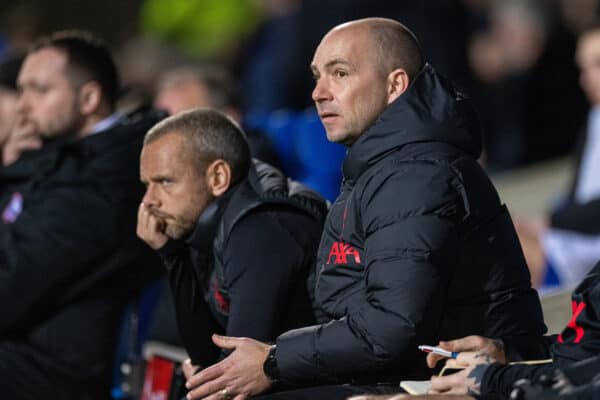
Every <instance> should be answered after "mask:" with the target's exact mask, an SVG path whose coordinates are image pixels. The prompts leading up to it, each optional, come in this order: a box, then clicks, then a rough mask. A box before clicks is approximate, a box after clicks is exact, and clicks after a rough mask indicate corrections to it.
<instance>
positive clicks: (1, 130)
mask: <svg viewBox="0 0 600 400" xmlns="http://www.w3.org/2000/svg"><path fill="white" fill-rule="evenodd" d="M22 62H23V57H19V56H9V57H8V58H7V59H5V60H4V61H2V63H0V149H4V147H5V145H6V142H7V141H8V137H9V135H10V132H11V131H12V130H13V127H14V126H15V124H16V122H17V118H16V116H17V113H16V106H17V96H18V93H17V75H18V74H19V69H20V68H21V63H22Z"/></svg>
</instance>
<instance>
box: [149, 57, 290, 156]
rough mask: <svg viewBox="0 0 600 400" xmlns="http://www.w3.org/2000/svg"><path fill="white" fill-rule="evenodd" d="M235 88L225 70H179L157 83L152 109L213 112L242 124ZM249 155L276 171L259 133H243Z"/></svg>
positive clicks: (268, 147) (264, 138) (267, 145)
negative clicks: (222, 113)
mask: <svg viewBox="0 0 600 400" xmlns="http://www.w3.org/2000/svg"><path fill="white" fill-rule="evenodd" d="M239 89H240V88H239V85H238V84H237V83H236V82H235V80H234V78H233V77H232V76H231V75H230V74H228V73H227V72H226V70H225V68H224V67H223V66H222V67H217V66H208V65H207V66H197V67H194V66H181V67H178V68H174V69H171V70H169V71H167V72H165V73H164V74H163V75H162V76H161V77H160V78H159V81H158V85H157V90H156V97H155V100H154V106H155V107H156V108H159V109H164V110H166V111H168V112H169V114H171V115H174V114H177V113H179V112H181V111H185V110H190V109H192V108H197V107H211V108H216V109H217V110H220V111H222V112H224V113H225V114H227V115H228V116H229V117H231V118H233V120H234V121H236V122H237V123H238V124H240V125H241V124H242V122H243V115H242V109H241V107H240V104H239V97H240V96H239V94H238V93H237V92H238V90H239ZM246 137H247V138H248V144H249V145H250V153H251V154H252V156H253V157H256V158H258V159H259V160H261V161H264V162H266V163H268V164H271V165H273V166H275V167H279V160H278V159H277V153H276V152H275V148H274V146H273V144H272V143H271V141H270V140H269V138H268V137H267V136H265V135H264V134H263V133H262V132H257V131H253V130H246Z"/></svg>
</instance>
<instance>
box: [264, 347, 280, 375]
mask: <svg viewBox="0 0 600 400" xmlns="http://www.w3.org/2000/svg"><path fill="white" fill-rule="evenodd" d="M276 350H277V345H275V344H274V345H272V346H271V348H270V349H269V355H268V356H267V359H266V360H265V362H264V364H263V371H264V373H265V375H266V376H267V378H269V380H270V381H271V383H272V384H275V383H277V381H279V368H277V358H276V357H275V351H276Z"/></svg>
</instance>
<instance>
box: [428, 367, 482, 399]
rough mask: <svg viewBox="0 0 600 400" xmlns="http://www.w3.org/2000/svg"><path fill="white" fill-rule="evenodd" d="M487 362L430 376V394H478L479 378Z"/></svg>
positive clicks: (479, 388)
mask: <svg viewBox="0 0 600 400" xmlns="http://www.w3.org/2000/svg"><path fill="white" fill-rule="evenodd" d="M486 367H487V364H479V365H475V366H471V367H468V368H466V369H464V370H462V371H460V372H457V373H455V374H452V375H447V376H432V377H431V387H430V388H429V393H431V394H456V395H479V394H480V393H481V380H482V378H483V373H484V372H485V368H486Z"/></svg>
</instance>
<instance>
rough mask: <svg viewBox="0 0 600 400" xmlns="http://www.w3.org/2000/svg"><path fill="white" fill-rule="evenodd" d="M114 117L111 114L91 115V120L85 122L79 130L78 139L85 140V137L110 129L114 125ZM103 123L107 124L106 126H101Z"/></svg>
mask: <svg viewBox="0 0 600 400" xmlns="http://www.w3.org/2000/svg"><path fill="white" fill-rule="evenodd" d="M113 116H114V114H109V113H106V114H98V115H91V116H90V117H89V118H87V119H86V120H85V122H84V123H83V125H82V126H81V129H80V130H79V133H78V134H77V137H78V138H84V137H87V136H90V135H93V134H94V133H96V132H99V131H102V130H105V129H108V128H109V127H111V126H112V124H113V121H112V117H113ZM103 122H107V124H106V126H101V125H103Z"/></svg>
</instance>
